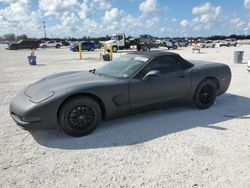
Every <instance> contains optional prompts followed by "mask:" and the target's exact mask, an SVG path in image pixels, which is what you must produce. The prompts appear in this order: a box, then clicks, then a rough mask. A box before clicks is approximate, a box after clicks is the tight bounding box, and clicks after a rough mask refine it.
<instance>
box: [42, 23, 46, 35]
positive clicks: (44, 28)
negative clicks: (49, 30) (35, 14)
mask: <svg viewBox="0 0 250 188" xmlns="http://www.w3.org/2000/svg"><path fill="white" fill-rule="evenodd" d="M43 30H44V38H46V26H45V21H43Z"/></svg>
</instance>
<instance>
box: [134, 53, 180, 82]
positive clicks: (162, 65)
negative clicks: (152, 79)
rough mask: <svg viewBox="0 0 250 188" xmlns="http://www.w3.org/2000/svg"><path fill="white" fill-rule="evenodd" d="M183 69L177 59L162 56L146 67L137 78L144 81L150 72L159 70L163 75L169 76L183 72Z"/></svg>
mask: <svg viewBox="0 0 250 188" xmlns="http://www.w3.org/2000/svg"><path fill="white" fill-rule="evenodd" d="M181 69H182V67H181V65H180V63H179V61H178V59H177V58H175V57H171V56H162V57H159V58H156V59H154V60H152V61H151V62H150V63H149V64H148V65H147V66H146V67H144V68H143V69H142V71H140V73H139V74H138V75H137V76H136V78H137V79H142V78H143V77H144V76H145V75H146V74H147V73H148V72H149V71H151V70H158V71H160V72H161V74H167V73H171V72H174V71H178V70H181Z"/></svg>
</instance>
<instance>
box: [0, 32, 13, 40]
mask: <svg viewBox="0 0 250 188" xmlns="http://www.w3.org/2000/svg"><path fill="white" fill-rule="evenodd" d="M3 38H4V40H7V41H13V40H16V36H15V34H13V33H11V34H5V35H4V36H3Z"/></svg>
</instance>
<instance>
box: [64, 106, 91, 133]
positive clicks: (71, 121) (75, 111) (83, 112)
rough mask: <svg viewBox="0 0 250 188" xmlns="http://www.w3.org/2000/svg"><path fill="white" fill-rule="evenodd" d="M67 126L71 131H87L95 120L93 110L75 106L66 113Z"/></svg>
mask: <svg viewBox="0 0 250 188" xmlns="http://www.w3.org/2000/svg"><path fill="white" fill-rule="evenodd" d="M67 117H68V120H67V124H68V126H69V127H70V128H73V129H79V130H83V129H87V128H88V127H89V126H91V125H92V124H93V123H94V121H95V118H96V115H95V113H94V111H93V109H92V108H91V107H89V106H87V105H76V106H74V107H72V109H70V110H69V112H68V116H67Z"/></svg>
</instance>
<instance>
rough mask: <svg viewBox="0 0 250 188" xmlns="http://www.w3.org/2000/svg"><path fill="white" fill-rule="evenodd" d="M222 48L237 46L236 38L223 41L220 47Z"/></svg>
mask: <svg viewBox="0 0 250 188" xmlns="http://www.w3.org/2000/svg"><path fill="white" fill-rule="evenodd" d="M222 46H227V47H230V46H237V40H236V39H234V38H228V39H225V40H224V41H221V43H220V47H222Z"/></svg>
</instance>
